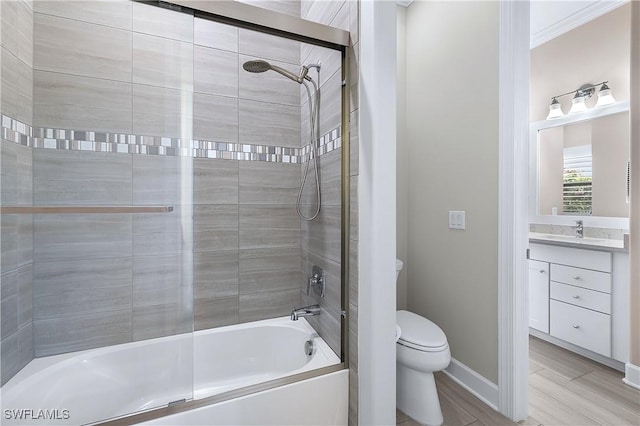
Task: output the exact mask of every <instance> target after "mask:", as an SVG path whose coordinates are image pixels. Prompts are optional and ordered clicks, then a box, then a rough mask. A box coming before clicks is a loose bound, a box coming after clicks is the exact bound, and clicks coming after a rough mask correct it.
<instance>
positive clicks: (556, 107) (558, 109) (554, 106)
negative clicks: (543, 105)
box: [547, 98, 564, 120]
mask: <svg viewBox="0 0 640 426" xmlns="http://www.w3.org/2000/svg"><path fill="white" fill-rule="evenodd" d="M563 116H564V112H562V105H560V102H558V100H557V99H556V98H553V99H552V100H551V105H549V115H547V120H553V119H554V118H560V117H563Z"/></svg>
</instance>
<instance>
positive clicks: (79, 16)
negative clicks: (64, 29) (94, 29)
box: [33, 0, 135, 30]
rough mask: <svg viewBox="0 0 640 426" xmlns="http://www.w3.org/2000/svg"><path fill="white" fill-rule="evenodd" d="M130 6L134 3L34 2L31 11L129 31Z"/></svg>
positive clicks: (91, 0) (86, 0)
mask: <svg viewBox="0 0 640 426" xmlns="http://www.w3.org/2000/svg"><path fill="white" fill-rule="evenodd" d="M132 4H135V3H134V2H131V1H130V0H110V1H101V2H96V1H94V0H82V1H78V0H67V1H64V0H62V1H47V0H36V1H34V2H33V9H34V11H35V12H38V13H43V14H47V15H54V16H59V17H62V18H69V19H75V20H78V21H84V22H91V23H94V24H100V25H106V26H109V27H115V28H121V29H123V30H131V5H132Z"/></svg>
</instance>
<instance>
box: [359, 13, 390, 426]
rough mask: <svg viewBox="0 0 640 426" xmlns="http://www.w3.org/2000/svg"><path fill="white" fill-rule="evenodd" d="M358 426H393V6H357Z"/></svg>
mask: <svg viewBox="0 0 640 426" xmlns="http://www.w3.org/2000/svg"><path fill="white" fill-rule="evenodd" d="M359 65H360V75H359V76H360V86H359V90H360V110H359V111H360V137H359V147H360V152H359V170H360V174H359V177H358V195H359V197H358V198H359V200H358V203H359V235H360V240H359V244H358V247H359V252H358V259H359V263H358V265H359V283H361V285H359V286H358V353H359V357H358V376H359V384H358V385H359V394H358V413H359V424H362V425H391V424H395V407H396V398H395V396H396V393H395V389H396V368H395V367H396V346H395V324H396V288H395V256H396V229H395V224H396V206H395V195H396V194H395V192H396V152H395V147H396V5H395V3H394V2H389V1H363V2H361V3H360V63H359Z"/></svg>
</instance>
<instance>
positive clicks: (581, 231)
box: [576, 220, 584, 238]
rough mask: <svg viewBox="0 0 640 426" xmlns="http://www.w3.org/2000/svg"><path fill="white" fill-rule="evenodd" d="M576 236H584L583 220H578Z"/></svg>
mask: <svg viewBox="0 0 640 426" xmlns="http://www.w3.org/2000/svg"><path fill="white" fill-rule="evenodd" d="M576 238H584V226H583V225H582V221H581V220H576Z"/></svg>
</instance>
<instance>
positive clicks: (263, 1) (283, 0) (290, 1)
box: [239, 0, 300, 18]
mask: <svg viewBox="0 0 640 426" xmlns="http://www.w3.org/2000/svg"><path fill="white" fill-rule="evenodd" d="M239 1H240V2H241V3H246V4H250V5H251V6H256V7H260V8H262V9H267V10H271V11H274V12H279V13H284V14H287V15H291V16H295V17H296V18H299V17H300V2H299V1H298V0H239Z"/></svg>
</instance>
